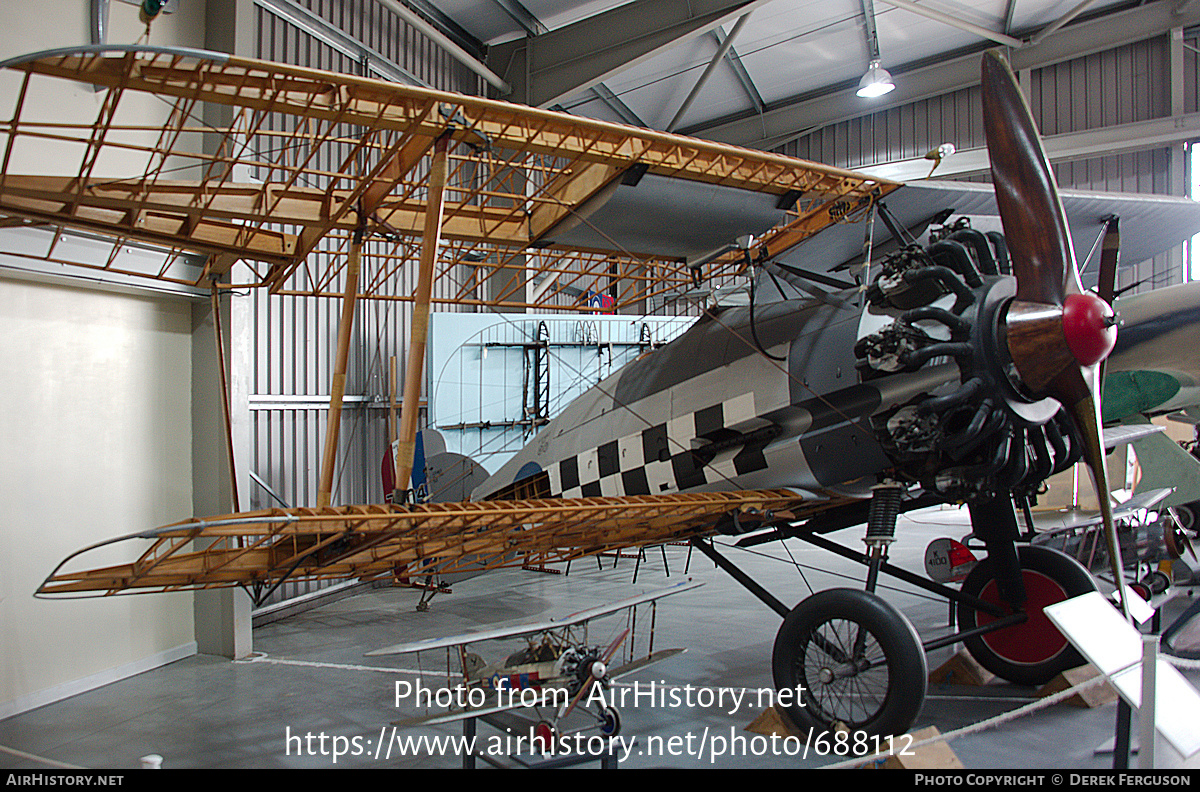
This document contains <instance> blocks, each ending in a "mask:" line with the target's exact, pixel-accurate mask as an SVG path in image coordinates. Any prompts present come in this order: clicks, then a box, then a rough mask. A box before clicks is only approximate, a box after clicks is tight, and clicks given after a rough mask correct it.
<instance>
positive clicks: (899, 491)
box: [863, 480, 904, 547]
mask: <svg viewBox="0 0 1200 792" xmlns="http://www.w3.org/2000/svg"><path fill="white" fill-rule="evenodd" d="M903 496H904V485H903V484H900V483H899V482H896V481H891V480H887V481H883V482H882V483H880V484H876V485H875V486H874V487H872V488H871V508H870V511H869V512H868V514H867V536H866V538H865V539H864V540H863V541H864V542H866V544H867V546H868V547H870V546H873V545H879V544H889V543H891V542H892V541H893V540H894V539H895V536H896V518H897V517H898V516H899V515H900V501H901V499H902V498H903Z"/></svg>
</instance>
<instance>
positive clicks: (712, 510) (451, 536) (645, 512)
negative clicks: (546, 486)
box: [37, 490, 848, 599]
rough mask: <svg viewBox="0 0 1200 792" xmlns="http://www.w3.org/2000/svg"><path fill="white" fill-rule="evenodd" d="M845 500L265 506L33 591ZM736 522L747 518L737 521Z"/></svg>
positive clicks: (476, 565) (436, 556)
mask: <svg viewBox="0 0 1200 792" xmlns="http://www.w3.org/2000/svg"><path fill="white" fill-rule="evenodd" d="M847 502H848V501H847V499H845V498H842V497H839V496H834V495H830V496H829V497H827V498H823V499H814V498H813V496H811V495H810V496H809V497H808V498H807V499H806V498H803V497H801V496H799V495H798V494H797V493H795V492H792V491H790V490H761V491H739V492H712V493H700V494H675V495H654V496H629V497H620V498H617V497H612V498H578V499H568V500H523V501H479V502H471V503H432V504H417V505H408V506H402V505H386V504H380V505H367V506H339V507H325V508H298V509H267V510H262V511H253V512H242V513H239V514H232V515H228V516H225V517H214V518H210V519H205V520H198V519H193V520H187V521H184V522H180V523H175V524H173V525H168V526H164V527H162V528H159V529H156V530H154V531H150V532H147V533H143V534H136V535H133V536H126V537H121V538H119V539H113V540H110V541H108V542H103V543H101V544H98V545H93V546H92V547H89V548H85V549H83V550H81V551H79V552H77V553H75V554H73V555H72V556H69V557H68V558H67V559H65V560H64V561H63V562H62V563H61V564H59V566H58V568H56V569H55V570H54V572H52V573H51V575H50V576H49V577H48V578H47V579H46V581H45V582H44V583H43V584H42V585H41V586H40V587H39V588H38V591H37V595H38V596H42V597H77V596H106V595H113V594H121V593H148V592H168V591H186V590H196V589H209V588H228V587H234V586H240V587H244V588H246V589H247V590H248V591H250V592H251V595H252V596H254V597H255V599H259V598H260V597H259V596H255V595H256V592H257V593H261V592H262V591H264V590H267V589H270V588H271V587H272V586H274V585H276V584H277V583H279V582H280V581H282V580H285V579H309V580H328V579H339V580H341V579H353V578H358V579H365V580H369V579H374V578H388V577H416V576H421V575H427V574H433V573H451V572H467V571H484V570H491V569H501V568H506V567H520V566H525V565H529V564H545V563H552V562H559V561H569V560H571V559H574V558H580V557H583V556H588V555H594V554H597V553H602V552H608V551H612V550H617V549H623V548H631V547H645V546H651V545H658V544H664V543H667V542H678V541H687V540H689V539H691V538H693V537H701V536H707V535H711V534H712V533H713V532H714V526H715V525H716V524H717V522H718V520H719V519H720V518H721V517H722V516H723V515H727V514H729V513H731V512H737V513H740V514H742V515H745V516H746V517H750V516H753V517H754V518H756V519H758V520H760V521H762V522H763V524H764V525H767V524H771V523H773V522H781V521H785V520H786V521H792V520H798V519H804V518H807V517H809V516H811V515H813V514H816V513H818V512H820V511H823V510H825V509H828V508H832V507H835V506H839V505H843V504H845V503H847ZM743 519H745V518H743ZM136 540H149V541H150V546H149V547H148V548H147V549H145V550H144V551H143V552H142V553H141V555H140V557H139V558H138V559H137V560H136V561H134V562H133V563H131V564H121V565H116V566H109V567H103V568H97V569H90V570H85V571H78V572H76V571H64V568H65V567H69V566H71V564H72V561H73V559H75V558H76V557H78V556H81V555H85V554H87V553H89V552H90V551H92V550H96V549H97V548H101V547H105V546H108V545H111V544H115V543H118V542H127V541H136Z"/></svg>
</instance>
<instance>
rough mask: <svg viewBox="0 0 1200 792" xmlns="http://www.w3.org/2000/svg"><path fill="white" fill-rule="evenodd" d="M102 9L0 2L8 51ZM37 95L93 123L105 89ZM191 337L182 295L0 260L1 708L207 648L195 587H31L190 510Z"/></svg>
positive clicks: (64, 32)
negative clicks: (111, 592)
mask: <svg viewBox="0 0 1200 792" xmlns="http://www.w3.org/2000/svg"><path fill="white" fill-rule="evenodd" d="M89 7H90V2H89V0H43V2H38V3H23V2H2V3H0V57H10V56H14V55H19V54H24V53H27V52H32V51H36V50H42V49H49V48H53V47H64V46H70V45H77V44H86V43H88V42H89V19H90V17H89ZM204 13H205V3H204V0H184V2H183V4H182V7H181V9H180V11H178V12H176V13H174V14H171V15H169V16H166V17H162V18H161V19H160V20H159V21H157V22H155V24H154V27H153V30H152V33H151V37H150V43H151V44H159V45H183V46H192V47H202V46H203V45H204ZM108 31H109V32H108V43H112V44H129V43H133V42H134V41H135V40H136V39H137V38H138V37H139V36H140V35H141V34H142V32H143V31H144V26H142V25H141V24H140V23H138V21H137V8H136V7H134V6H132V5H128V4H126V3H123V2H117V1H116V0H114V2H112V3H111V11H110V19H109V28H108ZM19 84H20V81H19V79H14V78H13V76H12V75H3V76H0V116H3V117H8V116H9V114H10V113H11V108H12V107H13V103H14V98H15V91H16V88H17V87H18V86H19ZM128 100H129V101H128V103H127V104H126V101H125V100H123V101H122V109H123V111H124V112H125V117H124V119H123V120H126V121H133V120H141V121H143V122H145V123H154V122H155V121H156V119H159V118H161V117H162V116H163V115H164V114H165V113H166V112H167V110H168V108H167V106H166V105H165V104H164V103H162V102H160V101H158V100H156V99H153V98H151V97H145V98H141V97H128ZM29 101H30V102H31V105H32V106H34V107H39V108H46V109H47V112H48V113H50V114H52V115H57V116H59V117H61V118H64V119H70V120H73V121H82V120H89V121H90V119H94V118H95V116H96V112H97V109H98V108H99V106H100V102H101V101H103V94H97V93H95V92H94V91H92V90H91V88H89V87H84V86H74V85H70V84H65V83H61V84H59V85H56V86H54V87H52V88H46V87H42V86H39V87H38V88H37V90H36V91H34V92H33V93H32V94H31V96H30V97H29ZM68 159H69V158H68ZM77 167H78V160H77V159H76V160H75V161H74V162H65V161H64V158H63V157H62V156H61V155H60V154H59V153H54V152H49V151H38V150H37V149H36V147H35V148H32V149H30V150H27V151H26V150H22V151H19V152H14V158H13V162H12V165H11V168H10V170H12V171H13V172H25V173H58V172H74V170H75V169H76V168H77ZM3 253H4V251H0V267H2V265H3V263H4V261H3ZM192 343H193V342H192V306H191V304H190V303H189V302H186V301H184V300H181V299H176V298H168V297H163V296H149V295H139V294H136V293H132V292H118V291H112V290H109V291H100V290H96V289H93V288H90V287H81V286H79V285H77V284H75V283H70V282H66V283H61V284H60V283H55V282H52V281H45V280H42V281H35V280H29V279H21V278H17V277H14V276H10V274H8V273H6V272H5V271H4V270H3V269H2V268H0V717H4V716H7V715H10V714H13V713H15V712H20V711H23V710H26V709H30V708H32V707H35V706H39V705H41V704H44V703H47V702H49V701H53V700H56V699H58V698H62V697H64V696H67V695H71V694H73V693H75V692H78V691H80V690H85V689H88V688H91V687H95V686H97V685H99V684H104V683H105V682H108V681H112V680H114V679H119V678H121V677H123V676H127V675H129V674H131V673H137V672H138V671H141V670H144V669H146V668H150V667H153V666H154V665H158V664H161V663H163V662H168V661H170V660H173V659H176V658H178V657H183V656H187V655H188V654H191V653H193V652H194V651H195V640H194V627H193V614H192V595H191V594H174V595H149V596H136V597H119V598H109V599H103V600H74V601H43V600H35V599H34V598H33V596H32V595H33V591H34V590H35V589H36V588H37V586H38V585H39V584H40V583H41V582H42V580H43V579H44V578H45V577H46V575H48V574H49V573H50V571H51V570H52V569H53V568H54V567H55V565H57V564H58V562H59V561H61V560H62V559H63V558H64V557H66V556H67V555H68V554H70V553H72V552H74V551H76V550H78V549H80V548H82V547H84V546H85V545H88V544H91V543H94V542H97V541H100V540H103V539H107V538H111V537H114V536H118V535H121V534H126V533H131V532H135V531H142V530H146V529H148V528H152V527H155V526H158V525H163V524H165V523H169V522H174V521H176V520H179V519H183V518H186V517H188V516H190V515H191V514H192V509H193V504H192V475H193V461H192V416H191V403H192V396H191V394H192ZM139 544H142V545H143V546H144V543H139ZM138 552H140V548H138V547H132V548H128V549H124V550H123V552H122V553H121V554H120V555H118V556H112V555H109V556H102V557H101V558H100V559H99V562H100V563H117V562H121V561H127V560H130V559H131V557H135V556H136V554H137V553H138ZM131 554H132V555H131ZM88 561H89V565H94V564H93V563H90V562H94V561H96V559H88Z"/></svg>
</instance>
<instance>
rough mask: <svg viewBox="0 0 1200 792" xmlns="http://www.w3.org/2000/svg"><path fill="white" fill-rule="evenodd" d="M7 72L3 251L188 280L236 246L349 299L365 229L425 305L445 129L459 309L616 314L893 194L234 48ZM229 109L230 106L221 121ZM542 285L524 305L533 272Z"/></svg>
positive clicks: (367, 290) (447, 272)
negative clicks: (427, 228) (594, 303)
mask: <svg viewBox="0 0 1200 792" xmlns="http://www.w3.org/2000/svg"><path fill="white" fill-rule="evenodd" d="M0 70H3V71H6V72H8V73H9V74H14V75H15V77H16V78H17V79H18V80H20V82H21V86H20V88H19V90H17V91H16V92H15V96H16V100H15V107H13V108H12V114H11V117H12V118H13V119H14V120H13V121H12V122H11V123H9V124H7V125H5V126H3V127H0V151H3V152H4V155H3V157H4V159H3V163H2V166H0V219H2V218H5V217H6V218H8V220H7V222H0V244H3V245H4V249H6V250H8V251H11V255H13V256H16V257H21V258H28V259H42V260H45V261H51V262H56V263H65V264H76V265H80V266H84V267H89V268H92V269H100V270H105V271H107V272H109V273H112V274H119V275H126V276H131V277H135V278H150V279H153V280H158V281H165V282H169V283H172V284H176V285H178V286H180V287H197V286H205V287H207V285H208V281H209V280H210V279H211V278H214V277H215V278H217V279H218V280H219V281H220V283H221V284H222V285H223V286H226V287H228V286H232V285H234V283H233V280H234V276H233V269H232V267H233V265H234V263H235V262H237V261H239V260H241V261H244V262H246V263H247V265H248V266H249V268H250V274H249V276H242V275H241V274H238V275H237V278H236V280H237V281H238V282H237V284H236V285H238V286H262V287H267V288H269V289H271V290H272V291H273V292H275V293H281V294H303V295H329V296H339V295H340V289H339V288H338V283H337V280H338V278H339V273H340V272H341V271H342V269H343V267H344V266H345V262H346V258H347V255H348V250H349V247H350V239H351V236H352V235H353V234H355V233H356V232H357V231H359V230H364V231H365V232H366V233H367V237H368V239H370V240H372V241H371V246H370V247H369V248H368V249H367V250H366V251H365V252H364V255H365V256H366V257H367V259H368V260H369V267H368V270H367V272H366V278H365V281H364V284H363V288H362V292H361V296H363V297H366V298H380V299H397V300H402V299H411V295H409V294H406V293H403V292H401V290H399V289H398V288H397V287H396V283H397V282H398V281H399V280H400V278H399V276H400V274H401V273H402V271H403V270H404V269H405V268H406V267H408V266H415V263H416V259H417V258H418V250H419V248H420V244H421V238H422V236H421V234H422V226H423V219H424V216H425V214H426V192H425V174H426V173H427V171H428V168H429V163H430V160H431V150H432V149H433V147H434V141H435V140H436V139H437V138H439V137H440V136H442V135H443V134H444V133H446V132H449V133H450V134H451V135H452V142H451V150H450V152H449V154H450V160H451V166H450V180H449V184H448V192H447V195H446V206H445V213H444V224H443V228H442V238H443V240H444V244H443V246H442V248H441V250H440V251H439V254H438V261H437V277H438V279H439V281H440V282H441V284H442V285H441V287H440V288H439V289H438V290H437V292H436V297H435V301H440V302H448V303H458V304H468V305H483V304H487V305H504V306H511V307H518V306H526V305H530V304H547V305H554V306H555V307H558V308H570V307H573V306H574V307H578V308H580V309H590V308H589V306H588V305H587V302H588V301H587V299H586V298H585V295H589V294H593V295H594V294H600V293H604V294H607V295H608V296H609V297H611V298H612V301H613V307H615V308H620V307H621V306H624V305H630V304H633V303H637V302H639V301H641V300H644V299H646V298H647V297H649V296H654V295H660V294H663V293H665V292H669V291H679V290H683V289H687V288H690V287H691V285H692V283H693V278H694V272H693V270H692V269H690V268H689V267H688V262H689V261H690V262H691V263H692V264H696V263H697V261H698V260H701V259H703V260H704V261H706V263H705V264H704V268H703V271H702V274H703V276H704V277H705V278H707V279H715V280H717V281H720V280H721V279H723V278H726V277H729V276H731V275H733V274H735V273H737V272H739V271H740V270H741V269H742V267H743V260H742V258H741V256H740V254H738V253H735V252H729V251H726V252H722V250H723V248H724V247H725V246H728V245H729V244H730V243H732V242H733V241H734V239H735V238H736V237H738V236H741V235H745V234H754V235H756V236H758V237H765V238H769V239H774V240H775V241H776V244H777V246H779V247H788V246H790V245H793V244H796V243H797V242H799V241H801V240H803V239H805V238H808V237H809V236H811V235H812V234H814V233H816V232H818V231H820V230H821V229H822V228H824V227H826V226H828V225H830V224H832V223H834V222H837V221H838V220H840V219H842V218H844V217H845V216H846V215H847V214H848V213H851V212H854V211H855V210H857V209H861V208H863V207H865V206H868V205H869V204H870V203H871V201H872V200H874V199H875V198H876V197H878V196H881V195H884V194H886V193H888V192H889V191H891V190H892V189H894V188H895V187H897V186H898V185H897V184H896V183H895V182H889V181H887V180H881V179H875V178H870V177H864V176H861V175H858V174H854V173H851V172H848V171H844V170H840V169H837V168H831V167H827V166H823V165H817V164H813V163H807V162H802V161H800V160H796V159H793V158H789V157H783V156H779V155H775V154H770V153H766V152H761V151H752V150H749V149H739V148H735V147H732V146H727V145H723V144H716V143H711V142H706V141H700V140H695V139H691V138H685V137H682V136H678V135H670V134H665V133H660V132H654V131H651V130H646V129H639V128H635V127H627V126H620V125H616V124H610V123H604V122H599V121H595V120H591V119H586V118H580V117H577V116H570V115H567V114H564V113H554V112H549V111H543V110H538V109H535V108H530V107H524V106H518V105H512V104H507V103H503V102H496V101H490V100H486V99H482V98H479V97H471V96H464V95H459V94H451V93H445V92H438V91H433V90H428V89H422V88H414V87H410V86H405V85H398V84H395V83H388V82H383V81H380V80H372V79H365V78H359V77H354V76H351V75H346V74H335V73H330V72H322V71H317V70H313V69H305V68H300V67H294V66H289V65H284V64H278V63H268V62H264V61H257V60H251V59H246V58H238V57H234V56H229V55H224V54H220V53H211V52H200V51H195V50H178V49H171V48H161V47H159V48H152V47H142V48H138V47H102V48H97V47H82V48H81V47H76V48H69V49H63V50H55V51H50V52H44V53H37V54H34V55H30V56H24V57H21V58H15V59H10V60H8V61H5V62H3V63H0ZM62 80H72V81H79V82H84V83H89V84H92V85H95V86H99V87H103V88H107V91H106V92H105V93H104V94H103V100H102V101H101V102H99V103H98V104H99V105H100V106H99V110H98V112H97V115H96V117H95V118H94V119H88V120H84V121H79V122H65V123H64V122H63V120H62V119H61V118H54V117H52V116H51V115H49V114H48V113H47V111H46V109H45V108H39V107H37V106H36V103H34V102H27V101H26V97H27V96H32V95H35V94H36V93H37V92H38V90H39V88H40V87H41V86H42V83H44V82H46V81H62ZM147 95H149V96H152V97H158V98H160V99H162V100H164V105H163V119H162V125H161V128H158V127H153V128H151V127H147V126H146V122H145V121H144V119H142V118H140V117H137V122H136V123H134V122H133V121H132V120H130V121H127V120H126V116H125V114H124V112H123V111H124V109H125V108H126V106H128V105H130V104H131V103H132V104H134V105H138V98H139V96H140V97H145V96H147ZM210 111H211V112H210ZM217 116H223V117H225V118H229V119H230V121H229V123H228V124H227V125H223V126H221V127H220V128H216V127H214V126H212V121H211V119H212V118H213V117H217ZM35 144H36V149H35ZM35 152H36V153H37V154H38V156H36V157H34V156H33V155H34V153H35ZM81 153H82V156H81ZM59 169H62V170H59ZM364 207H366V208H365V210H364V209H363V208H364ZM645 207H653V209H654V212H652V213H651V212H646V211H643V209H644V208H645ZM360 212H361V214H360ZM62 229H71V230H72V233H70V234H67V235H65V236H64V235H63V234H62V233H61V230H62ZM16 230H19V231H20V233H19V234H18V233H14V231H16ZM105 240H107V243H106V242H105ZM106 244H107V246H106ZM314 254H318V255H314ZM497 276H501V277H499V278H497ZM247 278H248V282H245V281H246V279H247ZM498 281H499V282H500V283H501V285H500V286H499V287H498V288H496V285H497V282H498ZM547 281H548V283H546V282H547ZM542 283H546V285H545V287H544V288H542V289H540V290H539V292H538V293H537V297H536V298H530V297H527V294H528V293H529V291H530V289H528V288H527V286H530V285H532V284H539V285H540V284H542ZM484 286H488V287H489V288H483V287H484Z"/></svg>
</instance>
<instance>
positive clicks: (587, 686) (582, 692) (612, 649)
mask: <svg viewBox="0 0 1200 792" xmlns="http://www.w3.org/2000/svg"><path fill="white" fill-rule="evenodd" d="M628 637H629V628H625V629H624V630H623V631H622V632H621V634H620V635H618V636H617V637H616V638H615V639H613V642H612V643H610V644H609V645H608V648H607V649H605V650H604V653H603V654H602V655H601V656H600V660H599V661H598V662H601V663H603V664H604V665H605V667H606V668H605V674H607V673H608V671H607V666H608V661H609V660H611V659H612V656H613V655H614V654H616V653H617V649H619V648H620V646H621V644H623V643H625V639H626V638H628ZM601 676H603V675H601ZM599 681H600V677H598V676H596V674H595V673H594V672H589V674H588V678H587V681H586V682H584V683H583V684H582V685H580V687H579V692H578V693H576V694H575V698H574V699H572V700H571V703H570V705H568V706H567V708H566V709H564V710H563V711H562V713H560V714H559V716H558V717H559V718H560V719H561V718H565V717H567V716H568V715H570V714H571V712H572V711H573V710H574V709H575V707H576V705H578V704H579V702H580V701H581V700H582V699H583V697H584V696H586V695H587V693H588V691H589V690H591V689H592V685H594V684H596V683H597V682H599Z"/></svg>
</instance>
